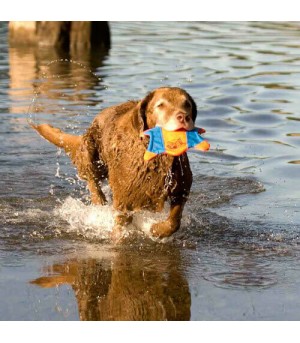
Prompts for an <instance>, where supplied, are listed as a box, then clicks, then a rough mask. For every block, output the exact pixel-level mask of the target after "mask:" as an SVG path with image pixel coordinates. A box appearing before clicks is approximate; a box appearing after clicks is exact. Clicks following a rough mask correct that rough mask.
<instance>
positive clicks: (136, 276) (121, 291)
mask: <svg viewBox="0 0 300 343" xmlns="http://www.w3.org/2000/svg"><path fill="white" fill-rule="evenodd" d="M45 274H47V275H46V276H43V277H40V278H38V279H36V280H34V281H32V282H31V283H33V284H36V285H39V286H41V287H44V288H48V287H56V286H59V285H62V284H69V285H71V286H72V288H73V290H74V293H75V296H76V299H77V302H78V309H79V317H80V319H81V320H189V319H190V307H191V296H190V292H189V286H188V283H187V281H186V279H185V277H184V271H183V266H182V264H181V257H180V253H179V252H178V251H177V250H176V251H175V252H174V251H172V252H171V253H164V254H156V253H153V252H152V254H151V253H149V254H147V255H146V256H145V255H144V254H142V253H140V252H135V253H134V252H132V251H131V252H118V253H117V254H116V256H114V257H113V259H112V260H111V261H109V263H108V261H107V260H105V259H99V258H83V259H80V258H76V259H72V260H68V261H66V262H64V263H63V264H54V265H53V266H52V267H50V268H48V270H47V271H46V272H45Z"/></svg>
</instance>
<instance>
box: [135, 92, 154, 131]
mask: <svg viewBox="0 0 300 343" xmlns="http://www.w3.org/2000/svg"><path fill="white" fill-rule="evenodd" d="M153 96H154V92H150V93H149V94H148V95H146V97H145V98H144V99H142V100H141V102H140V103H139V115H140V117H141V118H142V120H143V122H144V130H148V129H149V122H150V121H151V120H150V118H147V111H148V105H149V102H150V101H151V100H152V98H153Z"/></svg>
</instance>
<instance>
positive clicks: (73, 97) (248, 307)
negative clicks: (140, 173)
mask: <svg viewBox="0 0 300 343" xmlns="http://www.w3.org/2000/svg"><path fill="white" fill-rule="evenodd" d="M299 27H300V24H299V23H296V22H294V23H283V22H282V23H272V22H266V23H260V22H253V23H251V22H250V23H249V22H232V23H230V22H223V23H222V22H219V23H204V22H199V23H197V22H180V23H175V22H173V23H172V22H169V23H163V22H147V23H137V22H134V23H133V22H115V23H111V31H112V48H111V50H110V51H106V52H103V51H102V52H92V53H88V52H84V51H83V52H81V53H79V54H78V53H77V54H76V55H75V54H74V53H72V52H71V53H70V54H66V53H63V52H59V51H55V50H53V49H47V48H42V47H41V48H39V49H34V48H26V47H25V48H10V47H9V46H8V45H7V39H6V37H7V36H6V35H7V27H6V24H5V23H0V51H1V54H0V146H1V149H0V219H1V224H0V275H1V277H0V319H7V320H13V319H23V320H33V319H34V320H78V319H82V320H189V319H190V320H242V319H246V320H247V319H249V320H264V319H268V320H269V319H274V320H282V319H296V320H298V319H299V317H300V311H299V308H300V301H299V296H298V294H299V289H300V284H299V280H300V274H299V271H300V269H299V265H298V264H299V232H300V210H299V196H300V191H299V187H297V182H298V177H299V164H300V162H299V158H300V157H299V147H300V140H299V137H300V133H299V132H300V127H299V120H300V117H299V108H300V100H299V99H300V97H299V91H300V81H299V80H300V79H299V73H300V65H299V61H300V44H299V37H300V36H299ZM163 85H172V86H180V87H183V88H185V89H186V90H187V91H188V92H189V93H190V94H191V95H192V96H193V97H194V98H195V100H196V102H197V104H198V108H199V117H198V122H197V124H198V125H199V126H201V127H204V128H205V129H206V130H207V135H206V137H207V139H208V140H209V141H210V143H211V146H212V149H211V151H210V152H209V154H205V155H203V154H198V153H191V154H190V161H191V166H192V169H193V173H194V184H193V188H192V194H191V197H190V199H189V202H188V204H187V207H186V210H185V212H184V216H183V225H182V229H181V230H180V231H179V232H177V233H176V234H175V235H174V237H173V238H172V239H171V240H165V241H163V242H162V243H161V242H156V241H154V242H153V241H152V240H151V239H150V238H149V234H148V231H147V227H149V223H151V221H153V220H155V218H157V217H155V215H152V214H147V213H142V214H141V215H140V217H137V218H136V219H135V221H134V227H133V229H132V232H131V234H130V236H129V237H128V242H126V244H125V245H124V246H120V247H114V246H111V245H110V243H109V241H108V239H107V238H108V236H109V231H110V230H111V226H112V220H113V211H112V208H111V205H110V204H109V205H108V206H107V207H103V208H95V207H93V206H90V205H89V202H88V200H87V199H88V198H87V191H86V188H85V185H84V184H83V183H82V182H81V181H79V180H78V178H77V176H76V171H75V170H74V168H73V167H72V166H71V164H70V162H69V160H68V159H67V158H66V156H64V154H62V153H61V151H58V150H56V149H55V148H53V146H51V145H49V144H48V143H47V142H45V141H43V140H41V138H40V137H39V136H37V135H36V134H35V133H34V132H32V130H31V129H30V127H29V126H28V122H27V121H28V120H33V121H36V122H48V123H50V124H52V125H57V126H58V127H60V128H62V129H64V130H66V131H68V132H71V133H82V132H83V131H84V130H85V129H86V128H87V127H88V125H89V123H90V122H91V121H92V119H93V117H94V116H95V115H96V114H97V113H98V112H99V111H100V110H101V109H103V108H105V107H107V106H110V105H114V104H117V103H120V102H123V101H126V100H128V99H139V98H141V97H143V96H144V95H145V94H146V93H147V92H148V91H149V90H151V89H153V88H156V87H159V86H163ZM105 191H106V193H107V195H108V197H109V196H110V193H109V189H108V188H107V189H105ZM164 215H165V214H162V216H164Z"/></svg>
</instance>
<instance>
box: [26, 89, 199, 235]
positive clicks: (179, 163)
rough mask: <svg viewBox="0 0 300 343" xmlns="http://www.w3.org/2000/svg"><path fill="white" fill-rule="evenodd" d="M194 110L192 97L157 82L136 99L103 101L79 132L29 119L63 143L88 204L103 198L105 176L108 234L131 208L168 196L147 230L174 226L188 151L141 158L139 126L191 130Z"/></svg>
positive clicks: (156, 206)
mask: <svg viewBox="0 0 300 343" xmlns="http://www.w3.org/2000/svg"><path fill="white" fill-rule="evenodd" d="M196 115H197V108H196V104H195V102H194V100H193V99H192V97H191V96H190V95H189V94H188V93H187V92H186V91H184V90H182V89H180V88H175V87H174V88H158V89H156V90H154V91H152V92H151V93H149V94H148V95H147V96H146V97H145V98H144V99H142V100H141V101H128V102H126V103H123V104H120V105H117V106H113V107H109V108H106V109H104V110H103V111H102V112H101V113H99V114H98V115H97V116H96V118H95V119H94V121H93V123H92V125H91V127H90V128H89V129H88V130H87V132H86V133H85V134H84V135H83V136H75V135H70V134H67V133H64V132H62V131H61V130H59V129H56V128H54V127H52V126H50V125H48V124H42V125H32V127H33V128H34V129H36V130H37V131H38V132H39V133H40V134H41V135H42V136H43V137H44V138H45V139H47V140H48V141H50V142H51V143H53V144H55V145H56V146H58V147H61V148H64V149H65V151H66V153H67V154H68V155H69V156H70V158H71V160H72V162H73V163H74V164H75V166H76V167H77V169H78V174H79V176H80V177H81V178H82V179H84V180H86V181H87V183H88V187H89V190H90V193H91V201H92V203H94V204H105V202H106V199H105V195H104V194H103V192H102V190H101V181H102V180H104V179H105V178H108V181H109V184H110V187H111V190H112V193H113V207H114V208H115V209H116V210H118V211H119V214H118V215H117V216H116V219H115V227H114V230H113V235H118V234H119V233H120V231H121V230H123V229H124V227H125V226H126V225H127V224H129V223H130V222H131V220H132V213H133V212H134V211H137V210H143V209H145V210H151V211H161V210H162V209H163V207H164V202H165V201H166V200H167V198H168V197H169V199H170V204H171V206H170V213H169V217H168V218H167V220H165V221H163V222H160V223H157V224H154V225H153V226H152V228H151V233H152V234H153V236H156V237H167V236H170V235H171V234H172V233H174V232H175V231H176V230H178V228H179V227H180V221H181V216H182V211H183V207H184V204H185V202H186V200H187V198H188V195H189V192H190V188H191V185H192V173H191V170H190V165H189V161H188V157H187V155H186V153H185V154H183V155H181V156H179V157H172V156H169V155H158V156H156V157H155V158H154V159H152V160H151V161H148V162H145V161H144V159H143V156H144V153H145V150H146V148H147V144H148V140H147V138H144V139H142V138H140V134H141V132H143V131H144V130H147V129H150V128H153V127H154V126H156V125H159V126H161V127H163V128H165V129H167V130H177V129H180V128H184V129H186V130H191V129H193V128H194V123H195V119H196Z"/></svg>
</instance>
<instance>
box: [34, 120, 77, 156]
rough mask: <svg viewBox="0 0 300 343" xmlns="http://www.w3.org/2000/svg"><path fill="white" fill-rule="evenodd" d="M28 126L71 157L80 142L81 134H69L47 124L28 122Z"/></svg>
mask: <svg viewBox="0 0 300 343" xmlns="http://www.w3.org/2000/svg"><path fill="white" fill-rule="evenodd" d="M30 126H31V127H32V128H33V129H35V130H36V131H37V132H38V133H39V134H40V135H41V136H42V137H44V138H45V139H47V141H49V142H51V143H53V144H55V145H56V146H58V147H59V148H63V149H65V151H66V153H67V154H70V155H71V156H72V157H73V156H74V155H75V153H76V151H77V149H78V147H79V145H80V144H81V142H82V136H76V135H70V134H68V133H65V132H63V131H61V130H60V129H57V128H55V127H53V126H51V125H49V124H41V125H34V124H32V123H30Z"/></svg>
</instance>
